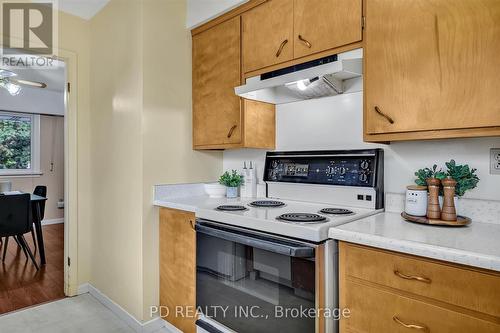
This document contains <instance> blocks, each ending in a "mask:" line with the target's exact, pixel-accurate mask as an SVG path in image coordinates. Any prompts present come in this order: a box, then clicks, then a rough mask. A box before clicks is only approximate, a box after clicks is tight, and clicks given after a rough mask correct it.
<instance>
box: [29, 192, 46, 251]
mask: <svg viewBox="0 0 500 333" xmlns="http://www.w3.org/2000/svg"><path fill="white" fill-rule="evenodd" d="M33 194H35V195H38V196H40V197H44V198H46V197H47V186H45V185H37V186H36V187H35V189H34V190H33ZM39 205H40V220H41V221H42V220H43V218H44V216H45V201H41V202H40V203H39ZM34 209H36V208H35V207H34V206H33V210H34ZM32 216H33V218H34V217H35V216H36V212H35V211H33V215H32ZM31 237H32V238H33V244H34V245H35V253H36V249H37V242H36V237H35V228H31Z"/></svg>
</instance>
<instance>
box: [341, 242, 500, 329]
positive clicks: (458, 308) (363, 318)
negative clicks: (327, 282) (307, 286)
mask: <svg viewBox="0 0 500 333" xmlns="http://www.w3.org/2000/svg"><path fill="white" fill-rule="evenodd" d="M339 251H340V252H339V253H340V272H339V278H340V286H339V290H340V308H341V309H343V308H348V309H349V310H350V313H351V315H350V317H349V318H343V319H341V321H340V331H341V332H358V333H359V332H367V333H378V332H383V333H387V332H402V333H403V332H427V333H430V332H432V333H435V332H437V333H447V332H449V333H452V332H453V333H461V332H464V333H465V332H474V333H476V332H478V333H480V332H484V333H493V332H500V297H498V295H500V273H498V272H492V271H486V270H481V269H476V268H472V267H466V266H461V265H454V264H450V263H445V262H440V261H437V260H431V259H424V258H420V257H416V256H411V255H406V254H401V253H396V252H391V251H385V250H379V249H375V248H370V247H365V246H360V245H354V244H349V243H345V242H340V245H339Z"/></svg>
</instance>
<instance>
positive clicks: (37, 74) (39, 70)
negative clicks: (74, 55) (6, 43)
mask: <svg viewBox="0 0 500 333" xmlns="http://www.w3.org/2000/svg"><path fill="white" fill-rule="evenodd" d="M22 58H23V56H21V58H20V59H22ZM51 64H52V65H51V66H50V67H30V66H25V67H22V66H12V67H9V66H0V69H6V70H9V71H11V72H14V73H15V74H17V76H16V77H15V78H16V79H20V80H28V81H36V82H43V83H45V84H46V85H47V87H46V88H44V89H42V90H51V91H56V92H64V90H65V88H66V87H65V86H66V64H65V63H64V62H63V61H60V60H56V59H53V60H52V61H51Z"/></svg>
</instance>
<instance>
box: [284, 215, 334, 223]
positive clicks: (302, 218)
mask: <svg viewBox="0 0 500 333" xmlns="http://www.w3.org/2000/svg"><path fill="white" fill-rule="evenodd" d="M277 219H278V220H281V221H287V222H292V223H323V222H326V221H327V220H328V219H327V218H326V217H324V216H321V215H318V214H311V213H289V214H283V215H280V216H278V217H277Z"/></svg>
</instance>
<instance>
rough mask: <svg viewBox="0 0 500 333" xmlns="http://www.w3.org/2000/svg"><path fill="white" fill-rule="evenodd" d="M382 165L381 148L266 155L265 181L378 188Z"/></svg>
mask: <svg viewBox="0 0 500 333" xmlns="http://www.w3.org/2000/svg"><path fill="white" fill-rule="evenodd" d="M381 163H383V151H382V150H380V149H371V150H353V151H321V152H319V151H316V152H281V153H280V152H272V153H268V154H267V156H266V167H265V172H264V180H265V181H271V182H291V183H307V184H324V185H343V186H360V187H375V186H376V185H377V173H378V172H379V169H381V170H382V172H383V167H382V164H381ZM381 167H382V168H381Z"/></svg>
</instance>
